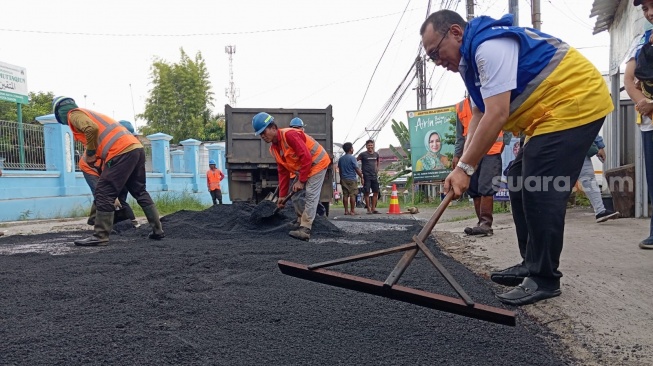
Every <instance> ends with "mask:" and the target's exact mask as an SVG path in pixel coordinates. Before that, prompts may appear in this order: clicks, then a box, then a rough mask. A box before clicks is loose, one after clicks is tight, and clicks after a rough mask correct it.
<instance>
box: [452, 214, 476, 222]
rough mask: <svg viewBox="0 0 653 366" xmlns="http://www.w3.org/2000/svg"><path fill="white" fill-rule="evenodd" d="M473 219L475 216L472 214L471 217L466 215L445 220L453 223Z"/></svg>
mask: <svg viewBox="0 0 653 366" xmlns="http://www.w3.org/2000/svg"><path fill="white" fill-rule="evenodd" d="M475 218H476V214H472V215H467V216H456V217H452V218H451V219H449V220H447V221H449V222H454V221H465V220H469V219H475Z"/></svg>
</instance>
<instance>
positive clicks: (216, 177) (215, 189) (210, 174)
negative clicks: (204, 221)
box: [206, 159, 224, 206]
mask: <svg viewBox="0 0 653 366" xmlns="http://www.w3.org/2000/svg"><path fill="white" fill-rule="evenodd" d="M223 179H224V173H223V172H222V170H220V169H218V168H217V167H216V164H215V160H213V159H211V160H209V170H207V171H206V187H207V188H208V189H209V193H210V194H211V199H212V200H213V206H215V205H217V204H218V202H220V204H222V190H220V182H221V181H222V180H223Z"/></svg>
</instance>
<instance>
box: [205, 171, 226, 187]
mask: <svg viewBox="0 0 653 366" xmlns="http://www.w3.org/2000/svg"><path fill="white" fill-rule="evenodd" d="M222 177H224V174H223V173H222V171H221V170H220V169H216V170H213V169H209V170H207V171H206V185H207V186H208V187H209V190H211V191H215V190H216V189H220V182H221V181H222Z"/></svg>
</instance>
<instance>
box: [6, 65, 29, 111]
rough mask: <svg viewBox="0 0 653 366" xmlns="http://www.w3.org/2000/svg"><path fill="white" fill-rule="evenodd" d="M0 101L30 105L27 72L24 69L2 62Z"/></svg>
mask: <svg viewBox="0 0 653 366" xmlns="http://www.w3.org/2000/svg"><path fill="white" fill-rule="evenodd" d="M0 100H5V101H7V102H13V103H21V104H27V103H29V98H28V92H27V72H26V71H25V68H24V67H20V66H14V65H11V64H6V63H4V62H0Z"/></svg>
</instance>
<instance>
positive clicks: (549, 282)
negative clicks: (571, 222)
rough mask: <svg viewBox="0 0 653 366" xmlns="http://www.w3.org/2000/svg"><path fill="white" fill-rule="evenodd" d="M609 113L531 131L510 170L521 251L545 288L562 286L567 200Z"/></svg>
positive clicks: (513, 207)
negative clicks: (544, 131) (589, 120)
mask: <svg viewBox="0 0 653 366" xmlns="http://www.w3.org/2000/svg"><path fill="white" fill-rule="evenodd" d="M604 119H605V118H601V119H599V120H597V121H594V122H592V123H589V124H586V125H583V126H580V127H576V128H572V129H569V130H564V131H558V132H552V133H547V134H544V135H538V136H534V137H532V138H531V139H530V140H529V141H528V142H527V143H526V144H525V145H523V148H522V149H521V150H520V151H519V153H518V154H517V157H516V158H515V160H514V161H513V163H512V165H511V167H510V169H509V170H508V189H509V194H510V206H511V207H512V216H513V219H514V221H515V228H516V230H517V241H518V245H519V252H520V254H521V256H522V259H523V260H524V263H525V265H526V267H527V268H528V270H529V272H530V277H531V278H532V279H533V280H535V282H536V283H537V284H538V285H539V286H541V287H542V288H548V289H557V288H559V287H560V277H562V273H561V272H560V271H558V266H559V264H560V253H561V252H562V240H563V235H564V229H565V214H566V211H567V201H568V200H569V196H570V194H571V190H572V188H573V187H574V184H575V183H576V181H577V180H578V176H579V175H580V169H581V167H582V166H583V161H584V160H585V155H586V154H587V150H589V148H590V145H591V144H592V142H593V141H594V138H595V137H596V135H597V134H598V133H599V130H600V129H601V126H602V125H603V121H604Z"/></svg>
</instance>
